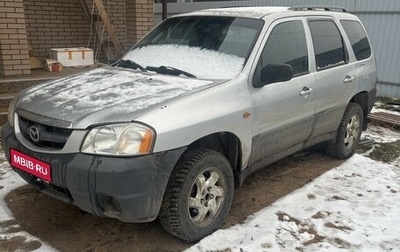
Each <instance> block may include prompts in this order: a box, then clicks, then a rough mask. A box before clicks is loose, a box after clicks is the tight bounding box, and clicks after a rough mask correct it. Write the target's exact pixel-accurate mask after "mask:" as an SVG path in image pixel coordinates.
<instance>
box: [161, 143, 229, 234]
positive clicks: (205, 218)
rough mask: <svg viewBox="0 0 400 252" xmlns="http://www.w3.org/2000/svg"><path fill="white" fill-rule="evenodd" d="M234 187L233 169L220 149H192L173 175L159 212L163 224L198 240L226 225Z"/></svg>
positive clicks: (172, 232) (184, 156)
mask: <svg viewBox="0 0 400 252" xmlns="http://www.w3.org/2000/svg"><path fill="white" fill-rule="evenodd" d="M233 191H234V177H233V171H232V168H231V165H230V163H229V161H228V160H227V159H226V158H225V157H224V156H223V155H222V154H221V153H219V152H216V151H213V150H208V149H198V150H192V151H189V152H187V153H185V154H184V155H183V156H182V158H181V159H180V160H179V161H178V163H177V165H176V167H175V169H174V171H173V172H172V175H171V177H170V180H169V183H168V186H167V188H166V192H165V194H164V200H163V203H162V205H161V209H160V213H159V220H160V222H161V225H162V226H163V227H164V229H165V230H166V231H167V232H169V233H171V234H172V235H174V236H176V237H179V238H181V239H183V240H186V241H198V240H200V239H201V238H203V237H205V236H207V235H209V234H211V233H212V232H214V231H215V230H217V229H219V228H220V227H221V226H222V225H223V223H224V219H225V217H226V215H227V214H228V212H229V209H230V207H231V204H232V198H233Z"/></svg>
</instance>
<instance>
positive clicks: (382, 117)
mask: <svg viewBox="0 0 400 252" xmlns="http://www.w3.org/2000/svg"><path fill="white" fill-rule="evenodd" d="M368 119H369V120H370V121H371V122H376V123H379V124H386V125H391V126H394V127H400V115H395V114H389V113H385V112H378V113H372V114H369V116H368Z"/></svg>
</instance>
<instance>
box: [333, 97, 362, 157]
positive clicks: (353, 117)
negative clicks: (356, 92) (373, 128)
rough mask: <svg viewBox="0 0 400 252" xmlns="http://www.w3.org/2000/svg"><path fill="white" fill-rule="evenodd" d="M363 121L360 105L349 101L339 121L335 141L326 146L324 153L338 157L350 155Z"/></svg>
mask: <svg viewBox="0 0 400 252" xmlns="http://www.w3.org/2000/svg"><path fill="white" fill-rule="evenodd" d="M363 121H364V115H363V111H362V108H361V106H360V105H358V104H357V103H349V105H348V106H347V108H346V110H345V112H344V115H343V118H342V121H341V122H340V125H339V128H338V131H337V136H336V139H335V142H334V143H333V144H330V145H328V146H327V147H326V153H327V154H328V155H330V156H332V157H335V158H339V159H345V158H349V157H351V156H352V155H353V154H354V152H355V150H356V147H357V145H358V142H359V141H360V138H361V133H362V125H363Z"/></svg>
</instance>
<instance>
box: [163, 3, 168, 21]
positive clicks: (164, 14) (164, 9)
mask: <svg viewBox="0 0 400 252" xmlns="http://www.w3.org/2000/svg"><path fill="white" fill-rule="evenodd" d="M167 16H168V14H167V0H162V20H164V19H166V18H167Z"/></svg>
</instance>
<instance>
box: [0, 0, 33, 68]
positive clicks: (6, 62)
mask: <svg viewBox="0 0 400 252" xmlns="http://www.w3.org/2000/svg"><path fill="white" fill-rule="evenodd" d="M30 72H31V71H30V67H29V54H28V41H27V34H26V28H25V17H24V8H23V0H3V1H1V2H0V76H13V75H21V74H30Z"/></svg>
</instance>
